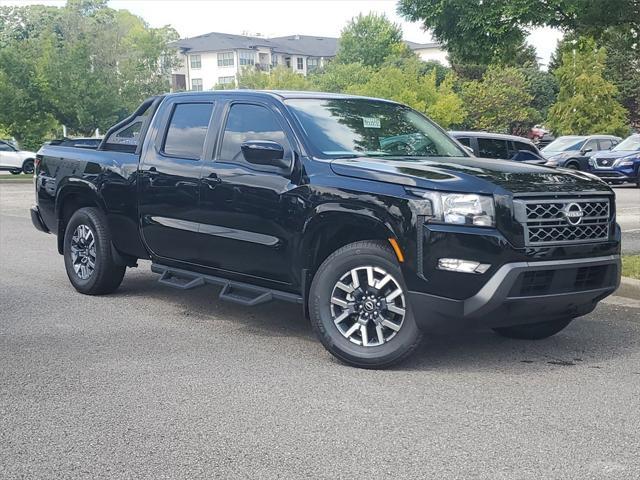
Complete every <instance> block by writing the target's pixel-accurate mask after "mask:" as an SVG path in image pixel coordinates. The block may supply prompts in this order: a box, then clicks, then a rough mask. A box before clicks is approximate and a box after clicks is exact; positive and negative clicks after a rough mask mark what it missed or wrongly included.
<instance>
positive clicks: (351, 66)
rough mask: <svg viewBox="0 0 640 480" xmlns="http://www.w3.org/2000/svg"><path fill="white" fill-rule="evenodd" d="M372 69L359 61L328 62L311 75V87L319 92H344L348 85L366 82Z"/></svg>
mask: <svg viewBox="0 0 640 480" xmlns="http://www.w3.org/2000/svg"><path fill="white" fill-rule="evenodd" d="M373 72H374V69H373V68H372V67H367V66H365V65H362V64H361V63H339V62H330V63H329V65H327V66H326V67H324V68H323V69H322V70H321V71H319V72H318V73H316V74H314V75H312V76H311V77H310V78H311V82H312V84H313V88H314V89H316V90H320V91H321V92H335V93H342V92H346V91H347V89H348V88H349V87H352V86H354V85H362V84H364V83H367V81H368V80H369V79H370V78H371V75H372V74H373Z"/></svg>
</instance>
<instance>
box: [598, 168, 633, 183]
mask: <svg viewBox="0 0 640 480" xmlns="http://www.w3.org/2000/svg"><path fill="white" fill-rule="evenodd" d="M589 173H592V174H594V175H596V176H597V177H599V178H601V179H602V180H604V181H605V182H612V183H616V182H631V183H635V182H636V181H637V180H638V177H637V175H636V173H635V171H634V170H633V168H630V169H628V170H597V169H591V171H590V172H589Z"/></svg>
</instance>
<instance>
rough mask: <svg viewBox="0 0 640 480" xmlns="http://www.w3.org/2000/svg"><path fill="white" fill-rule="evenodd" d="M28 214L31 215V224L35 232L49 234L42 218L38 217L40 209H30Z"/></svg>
mask: <svg viewBox="0 0 640 480" xmlns="http://www.w3.org/2000/svg"><path fill="white" fill-rule="evenodd" d="M29 212H30V213H31V223H33V226H34V227H36V230H40V231H41V232H44V233H51V232H49V229H48V228H47V226H46V225H45V223H44V221H43V220H42V217H41V216H40V209H39V208H38V207H37V206H33V207H31V208H30V209H29Z"/></svg>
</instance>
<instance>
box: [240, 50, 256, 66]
mask: <svg viewBox="0 0 640 480" xmlns="http://www.w3.org/2000/svg"><path fill="white" fill-rule="evenodd" d="M238 57H239V60H238V62H239V63H240V65H255V64H256V52H249V51H246V50H240V51H239V52H238Z"/></svg>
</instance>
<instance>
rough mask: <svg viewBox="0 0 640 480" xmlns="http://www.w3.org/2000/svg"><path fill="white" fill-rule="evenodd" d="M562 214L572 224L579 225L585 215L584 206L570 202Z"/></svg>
mask: <svg viewBox="0 0 640 480" xmlns="http://www.w3.org/2000/svg"><path fill="white" fill-rule="evenodd" d="M562 214H563V215H564V218H566V219H567V222H569V224H570V225H578V224H579V223H580V222H582V217H583V216H584V212H583V211H582V207H581V206H580V205H578V204H577V203H569V204H567V206H565V207H564V208H563V209H562Z"/></svg>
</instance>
